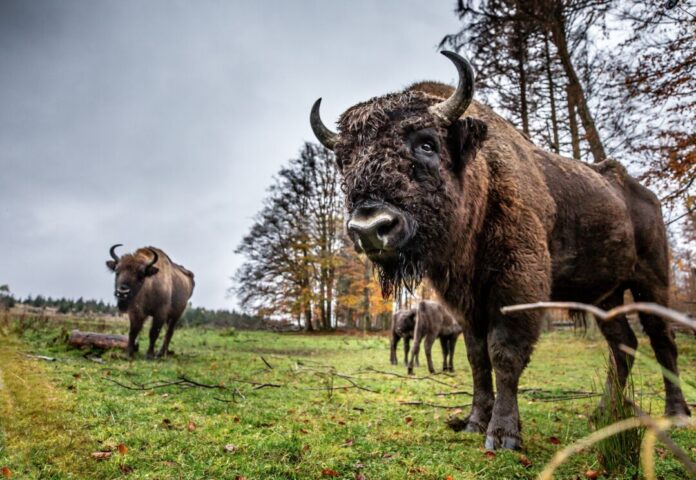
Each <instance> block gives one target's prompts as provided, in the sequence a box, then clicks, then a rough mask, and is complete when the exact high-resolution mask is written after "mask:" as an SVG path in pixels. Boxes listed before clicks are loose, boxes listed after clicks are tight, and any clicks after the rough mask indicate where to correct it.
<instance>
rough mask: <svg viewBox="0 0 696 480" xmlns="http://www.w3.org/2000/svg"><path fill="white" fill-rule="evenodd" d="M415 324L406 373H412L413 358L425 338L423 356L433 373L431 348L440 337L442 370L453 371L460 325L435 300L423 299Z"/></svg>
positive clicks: (460, 329) (460, 331)
mask: <svg viewBox="0 0 696 480" xmlns="http://www.w3.org/2000/svg"><path fill="white" fill-rule="evenodd" d="M416 310H417V311H416V325H415V328H414V330H415V332H414V340H413V352H412V354H411V361H410V362H408V373H409V374H412V373H413V359H414V358H415V357H416V356H417V355H418V352H419V351H420V343H421V340H423V339H425V358H426V359H427V361H428V371H429V372H430V373H435V367H433V358H432V348H433V343H435V339H437V338H439V339H440V345H441V346H442V370H443V371H445V372H447V371H450V372H453V371H454V347H455V345H456V344H457V337H458V336H459V334H460V333H462V327H461V326H460V325H459V323H457V321H456V320H455V319H454V317H453V316H452V315H451V314H450V313H449V312H448V311H447V310H445V308H444V307H443V306H442V305H440V304H438V303H435V302H430V301H427V300H424V301H422V302H420V304H419V305H418V308H417V309H416Z"/></svg>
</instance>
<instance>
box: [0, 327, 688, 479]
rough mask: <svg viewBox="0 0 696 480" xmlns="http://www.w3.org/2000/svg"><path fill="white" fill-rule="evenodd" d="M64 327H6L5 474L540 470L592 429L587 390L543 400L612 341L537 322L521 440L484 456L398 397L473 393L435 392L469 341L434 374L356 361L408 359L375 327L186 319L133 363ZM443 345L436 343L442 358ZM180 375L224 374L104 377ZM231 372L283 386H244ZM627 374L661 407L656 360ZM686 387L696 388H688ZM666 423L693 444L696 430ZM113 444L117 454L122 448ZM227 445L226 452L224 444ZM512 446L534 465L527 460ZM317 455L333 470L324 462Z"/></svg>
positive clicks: (580, 466)
mask: <svg viewBox="0 0 696 480" xmlns="http://www.w3.org/2000/svg"><path fill="white" fill-rule="evenodd" d="M60 338H61V336H60V335H59V333H58V331H57V330H40V331H37V330H27V331H25V332H23V333H22V334H21V335H19V338H18V339H15V337H2V336H1V335H0V343H1V344H2V347H0V381H1V383H0V386H1V387H2V388H0V425H1V427H2V429H1V430H0V468H1V467H2V466H7V467H8V468H9V469H10V470H11V471H12V472H13V473H14V478H22V479H24V478H31V479H33V478H56V479H58V478H60V479H62V478H90V479H91V478H94V479H96V478H98V479H110V478H122V477H123V476H124V473H125V474H127V477H128V478H133V479H203V478H206V479H207V478H210V479H213V478H214V479H227V478H229V479H234V478H236V477H237V476H243V477H246V478H249V479H272V478H277V479H287V478H302V479H304V478H310V479H311V478H315V479H316V478H347V479H353V478H356V476H357V475H358V474H359V473H361V474H363V475H364V476H365V478H368V479H391V478H394V479H403V478H424V479H445V478H447V477H448V476H451V477H452V478H454V479H508V478H510V479H512V478H535V477H536V475H537V474H538V472H539V471H540V470H541V468H542V467H543V465H544V463H545V462H547V461H548V460H549V459H550V458H551V456H552V455H553V454H554V452H555V451H556V450H558V449H559V448H561V447H562V446H564V445H567V444H569V443H571V442H573V441H575V440H578V439H580V438H582V437H583V436H585V435H587V434H588V433H589V432H590V430H589V427H588V424H587V417H588V416H589V415H590V413H591V412H592V409H593V408H594V406H595V404H596V402H597V398H585V399H576V400H567V401H552V402H547V401H542V400H543V399H544V398H548V397H549V396H555V395H558V394H559V392H561V391H563V390H584V391H588V390H593V385H598V384H599V383H600V382H603V381H604V375H605V365H606V358H605V357H606V353H607V347H606V346H605V344H604V342H603V341H601V340H594V341H589V340H584V339H579V338H576V337H573V336H572V334H566V333H555V334H549V335H545V336H544V337H543V338H542V340H541V341H540V343H539V345H538V347H537V349H536V352H535V354H534V357H533V359H532V362H531V364H530V366H529V368H528V369H527V370H526V371H525V374H524V375H523V377H522V382H521V388H523V389H527V390H525V391H524V392H523V393H522V394H521V395H520V412H521V416H522V422H523V439H524V444H525V449H524V451H523V452H498V453H497V455H495V456H494V457H493V458H490V457H489V456H487V455H486V454H485V452H484V450H483V448H482V446H483V437H482V436H481V435H475V434H464V433H454V432H452V431H450V430H449V429H448V428H447V427H446V426H445V424H444V420H445V419H446V417H447V415H448V414H449V413H451V412H452V411H453V410H447V409H444V408H436V407H431V406H406V405H401V404H400V403H399V402H401V401H422V402H429V403H435V404H438V405H452V406H456V405H466V404H468V403H469V402H470V398H469V397H468V396H465V395H454V396H444V397H442V396H437V395H435V394H436V393H438V392H451V391H457V390H468V391H471V379H470V372H469V368H468V365H467V363H466V356H465V349H464V347H463V342H460V346H459V348H458V352H457V355H456V358H455V369H456V373H455V374H454V375H442V374H440V375H437V376H435V377H434V379H435V380H436V381H432V380H428V379H420V380H413V379H404V378H399V377H396V376H390V375H384V374H379V373H374V372H372V373H371V372H366V371H365V368H366V367H370V366H372V367H374V368H376V369H378V370H384V371H390V372H395V373H398V374H405V370H406V368H405V367H404V366H403V365H400V366H398V367H392V366H391V365H389V362H388V360H389V351H388V340H387V338H386V337H378V336H370V337H359V336H342V335H311V336H307V335H299V334H274V333H262V332H254V333H246V332H239V333H237V332H231V333H230V332H226V331H215V330H212V331H211V330H202V329H188V330H186V329H184V330H181V331H178V332H177V333H176V335H175V336H174V340H173V344H172V349H173V350H175V351H176V355H175V356H174V357H173V358H168V359H166V360H162V361H155V362H149V361H146V360H144V359H143V358H142V357H139V358H138V359H137V360H136V361H133V362H129V361H126V360H124V359H122V358H120V356H119V354H117V353H107V354H105V355H104V359H105V361H106V363H105V364H98V363H95V362H93V361H91V360H88V359H86V358H84V357H83V352H79V351H75V350H71V349H68V348H66V347H65V346H64V345H63V344H62V343H61V341H60ZM641 343H642V345H641V351H642V352H644V353H646V354H647V353H648V352H649V349H648V348H647V346H646V342H645V341H642V342H641ZM680 344H681V346H680V347H681V348H680V350H681V355H680V367H681V369H682V375H683V376H684V377H686V378H689V377H690V378H694V376H696V345H695V342H694V340H693V338H692V337H685V336H683V337H680ZM24 353H33V354H41V355H49V356H52V357H56V358H57V359H58V361H56V362H50V363H49V362H44V361H40V360H35V359H29V358H27V357H26V356H24ZM261 356H263V358H264V359H265V360H266V361H268V362H269V363H270V364H271V366H272V367H273V368H272V369H269V368H268V367H267V366H266V365H265V363H264V361H263V360H262V358H261ZM441 358H442V357H441V354H440V350H439V345H438V346H436V348H435V352H434V359H435V360H436V365H438V363H440V362H441ZM422 360H424V358H423V359H422ZM423 363H424V362H423ZM331 372H334V373H339V374H346V375H350V377H351V378H350V379H344V378H340V377H339V376H337V375H335V374H332V373H331ZM417 374H418V375H419V376H423V375H425V374H426V369H425V368H424V367H421V368H420V369H418V370H417ZM181 376H186V377H187V378H189V379H192V380H195V381H196V382H201V383H205V384H208V385H219V386H222V387H224V388H195V387H188V388H187V387H181V386H169V387H164V388H158V389H154V390H146V391H135V390H128V389H126V388H123V387H121V386H119V385H117V384H115V383H113V382H112V381H110V380H109V379H111V380H116V381H118V382H121V383H123V384H127V385H134V384H143V383H147V382H154V381H171V380H176V379H177V378H179V377H181ZM237 380H244V381H250V382H258V383H273V384H280V385H282V386H281V387H270V386H269V387H264V388H260V389H254V386H253V385H250V384H247V383H242V382H238V381H237ZM351 380H352V381H353V382H355V383H356V384H358V385H359V386H361V387H365V388H367V389H370V390H374V392H369V391H364V390H360V389H357V388H350V389H342V388H338V387H346V386H347V387H350V386H352V385H351V383H350V381H351ZM438 382H444V383H445V384H446V385H443V384H441V383H438ZM634 383H635V389H636V393H637V395H639V396H640V397H641V398H642V403H643V407H644V409H646V410H651V411H652V412H653V413H661V412H662V402H661V397H662V380H661V378H660V376H659V374H658V373H657V372H655V371H654V370H653V368H651V367H650V366H649V365H645V364H644V363H642V362H636V365H635V369H634ZM331 385H333V387H334V389H333V390H332V391H329V389H328V387H330V386H331ZM235 388H236V389H237V390H238V393H239V394H241V395H243V396H244V398H242V397H241V396H240V395H239V394H236V393H235ZM594 390H597V388H596V387H595V388H594ZM689 395H690V396H689V398H688V400H689V401H690V402H694V401H696V399H695V398H694V396H693V395H694V392H691V393H690V394H689ZM463 410H464V411H463V413H462V414H465V413H466V412H467V409H466V408H464V409H463ZM455 412H456V410H455ZM194 426H195V428H194ZM671 434H672V436H673V438H674V440H675V441H676V443H677V444H679V445H680V446H681V447H683V448H685V449H686V450H687V451H690V453H691V455H692V457H693V456H694V453H693V452H694V451H693V450H690V449H692V448H693V447H694V446H696V431H693V430H691V431H688V430H685V429H681V430H675V431H672V432H671ZM552 437H554V438H552ZM556 439H557V440H558V441H560V444H558V442H557V441H556ZM119 444H124V445H125V446H126V447H127V448H128V451H127V453H125V454H120V453H118V448H117V446H118V445H119ZM229 444H232V445H234V446H235V449H234V451H233V452H228V451H226V450H225V445H229ZM102 450H104V451H106V450H109V451H112V452H113V453H112V455H111V457H110V458H109V459H107V460H101V461H100V460H95V459H93V458H92V457H91V454H92V453H93V452H97V451H102ZM661 452H664V450H661ZM522 455H524V456H525V457H526V458H527V459H528V460H529V461H530V462H531V466H527V467H525V466H524V465H523V463H524V462H523V461H522V462H521V458H522ZM657 458H658V463H657V474H658V477H660V478H664V479H681V478H685V477H686V473H685V472H684V470H683V469H682V467H681V466H680V465H679V463H678V462H677V461H676V460H674V459H673V458H672V456H671V455H670V454H669V453H660V454H658V456H657ZM325 469H330V470H332V471H334V472H336V473H337V474H338V476H337V477H330V476H326V475H322V471H323V470H325ZM588 469H594V470H598V469H600V466H599V463H598V461H597V452H596V451H593V450H591V451H588V452H586V453H583V454H581V455H577V456H574V457H572V458H571V459H570V460H569V461H568V463H566V464H564V465H563V466H562V467H561V469H560V470H559V473H558V475H557V477H556V478H563V479H565V478H576V477H577V478H584V472H585V471H586V470H588ZM326 473H327V474H328V473H330V472H329V471H327V472H326ZM619 478H620V477H619ZM626 478H630V477H626Z"/></svg>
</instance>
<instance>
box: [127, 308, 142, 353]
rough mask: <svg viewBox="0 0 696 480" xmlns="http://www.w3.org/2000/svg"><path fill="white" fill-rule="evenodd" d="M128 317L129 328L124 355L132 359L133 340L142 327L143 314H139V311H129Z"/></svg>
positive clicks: (136, 337)
mask: <svg viewBox="0 0 696 480" xmlns="http://www.w3.org/2000/svg"><path fill="white" fill-rule="evenodd" d="M128 319H129V321H130V328H129V330H128V347H127V348H126V355H127V356H128V358H130V359H132V358H133V356H134V355H135V341H136V340H137V339H138V334H139V333H140V330H142V329H143V323H145V316H144V315H141V314H140V313H139V312H129V313H128Z"/></svg>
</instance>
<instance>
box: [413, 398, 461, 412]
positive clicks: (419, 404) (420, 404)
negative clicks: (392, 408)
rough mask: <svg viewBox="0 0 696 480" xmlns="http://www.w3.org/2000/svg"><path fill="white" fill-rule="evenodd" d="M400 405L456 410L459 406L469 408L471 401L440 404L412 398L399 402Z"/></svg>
mask: <svg viewBox="0 0 696 480" xmlns="http://www.w3.org/2000/svg"><path fill="white" fill-rule="evenodd" d="M399 405H412V406H415V407H434V408H446V409H449V410H454V409H457V408H468V407H470V406H471V404H470V403H467V404H466V405H440V404H437V403H430V402H421V401H420V400H410V401H404V402H399Z"/></svg>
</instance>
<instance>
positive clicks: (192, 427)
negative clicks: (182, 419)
mask: <svg viewBox="0 0 696 480" xmlns="http://www.w3.org/2000/svg"><path fill="white" fill-rule="evenodd" d="M195 429H196V424H195V423H193V422H191V421H189V423H188V431H189V432H193V431H194V430H195Z"/></svg>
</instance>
